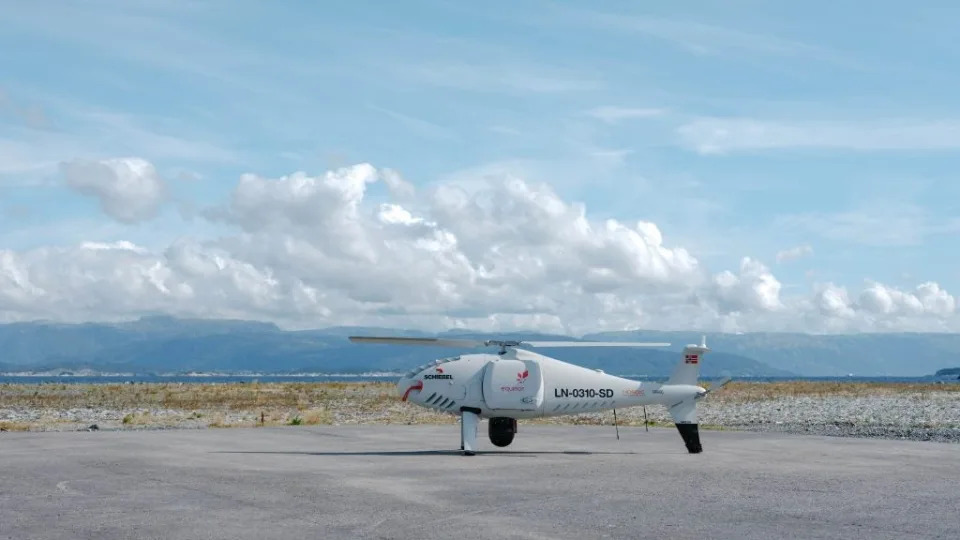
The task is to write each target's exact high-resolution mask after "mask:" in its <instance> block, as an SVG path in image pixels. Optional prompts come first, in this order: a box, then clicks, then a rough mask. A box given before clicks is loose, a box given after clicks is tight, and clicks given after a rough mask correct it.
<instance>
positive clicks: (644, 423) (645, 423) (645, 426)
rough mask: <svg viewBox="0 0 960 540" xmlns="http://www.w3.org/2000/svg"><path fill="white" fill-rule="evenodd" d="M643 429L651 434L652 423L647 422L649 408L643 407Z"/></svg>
mask: <svg viewBox="0 0 960 540" xmlns="http://www.w3.org/2000/svg"><path fill="white" fill-rule="evenodd" d="M643 429H644V431H646V432H647V433H650V423H649V422H648V421H647V406H646V405H644V406H643Z"/></svg>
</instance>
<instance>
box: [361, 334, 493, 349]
mask: <svg viewBox="0 0 960 540" xmlns="http://www.w3.org/2000/svg"><path fill="white" fill-rule="evenodd" d="M349 339H350V341H352V342H354V343H380V344H389V345H428V346H434V347H483V346H485V345H486V343H485V342H483V341H476V340H473V339H440V338H411V337H379V336H350V338H349Z"/></svg>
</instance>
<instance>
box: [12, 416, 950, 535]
mask: <svg viewBox="0 0 960 540" xmlns="http://www.w3.org/2000/svg"><path fill="white" fill-rule="evenodd" d="M485 430H486V423H483V424H481V433H480V434H481V435H485V433H486V431H485ZM701 439H702V442H703V446H704V453H702V454H697V455H691V454H688V453H687V452H686V450H685V449H684V447H683V443H682V441H681V439H680V436H679V434H678V433H677V432H676V430H673V429H663V428H659V429H653V428H652V429H651V430H650V432H649V433H646V432H644V430H643V428H642V427H640V428H621V429H620V440H617V439H616V436H615V431H614V429H613V427H610V426H529V425H524V424H523V423H521V424H520V432H519V433H518V435H517V439H516V440H515V442H514V444H513V445H511V446H510V447H508V448H506V449H498V448H496V447H494V446H492V445H491V444H490V442H489V441H488V440H487V439H486V438H480V440H479V444H480V451H481V453H480V454H478V455H476V456H471V457H464V456H461V455H460V454H459V452H458V451H457V449H458V448H459V444H460V439H459V428H458V427H457V426H455V425H450V426H337V427H282V428H252V429H235V428H234V429H205V430H170V431H116V432H109V431H98V432H74V433H0V539H6V538H10V539H16V540H20V539H48V538H49V539H54V538H56V539H71V540H76V539H84V538H90V539H94V538H96V539H104V540H106V539H120V538H122V539H130V538H164V539H181V538H182V539H191V540H200V539H205V538H224V539H247V538H249V539H268V538H269V539H280V538H291V539H298V540H300V539H304V538H324V539H329V538H416V539H433V538H438V539H439V538H444V539H469V538H654V537H656V538H663V539H685V538H691V539H693V538H696V539H702V538H710V539H713V538H730V539H763V540H769V539H771V538H804V539H815V538H844V539H850V538H869V539H870V540H878V539H883V538H896V539H902V538H912V539H919V538H945V539H946V538H950V539H955V538H958V536H960V517H958V516H960V514H958V510H957V509H958V508H960V446H957V445H956V444H949V443H933V442H913V441H889V440H875V439H852V438H839V437H806V436H798V435H786V434H780V433H743V432H724V431H701Z"/></svg>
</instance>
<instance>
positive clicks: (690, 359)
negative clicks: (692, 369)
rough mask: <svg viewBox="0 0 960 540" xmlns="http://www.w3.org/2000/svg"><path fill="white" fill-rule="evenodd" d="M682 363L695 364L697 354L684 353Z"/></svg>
mask: <svg viewBox="0 0 960 540" xmlns="http://www.w3.org/2000/svg"><path fill="white" fill-rule="evenodd" d="M683 363H684V364H696V363H697V355H695V354H687V355H684V357H683Z"/></svg>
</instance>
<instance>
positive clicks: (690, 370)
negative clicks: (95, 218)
mask: <svg viewBox="0 0 960 540" xmlns="http://www.w3.org/2000/svg"><path fill="white" fill-rule="evenodd" d="M709 350H710V349H709V348H708V347H707V336H703V338H702V339H701V340H700V344H699V345H687V346H686V347H684V348H683V358H682V359H681V360H680V362H678V363H677V365H676V367H674V368H673V374H672V375H670V379H669V380H667V383H666V384H669V385H674V384H675V385H685V386H687V385H689V386H693V385H696V384H697V381H698V380H699V379H700V359H701V358H703V355H704V353H706V352H707V351H709ZM699 398H700V394H699V393H698V394H695V395H690V396H687V397H686V398H684V399H682V400H681V401H679V402H677V403H673V404H671V405H668V407H667V410H668V411H669V412H670V416H671V417H673V422H674V424H676V426H677V430H678V431H679V432H680V436H681V437H682V438H683V443H684V445H685V446H686V447H687V451H688V452H690V453H691V454H699V453H700V452H702V451H703V447H702V446H701V445H700V430H699V424H698V423H697V400H698V399H699Z"/></svg>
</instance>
